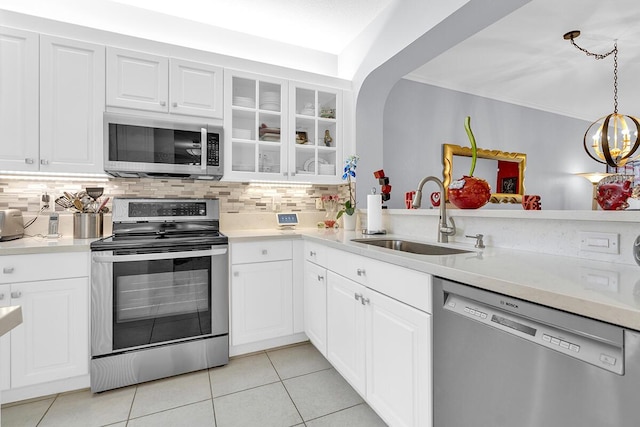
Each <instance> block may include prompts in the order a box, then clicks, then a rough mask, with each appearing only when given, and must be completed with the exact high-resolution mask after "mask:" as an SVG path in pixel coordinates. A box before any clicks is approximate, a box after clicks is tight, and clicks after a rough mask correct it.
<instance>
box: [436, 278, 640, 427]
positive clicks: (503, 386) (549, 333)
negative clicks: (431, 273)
mask: <svg viewBox="0 0 640 427" xmlns="http://www.w3.org/2000/svg"><path fill="white" fill-rule="evenodd" d="M433 289H434V299H433V339H434V343H433V352H434V357H433V377H434V389H433V393H434V396H433V406H434V410H433V412H434V423H433V425H434V427H460V426H465V425H475V426H485V427H541V426H545V427H546V426H549V427H550V426H563V427H565V426H566V427H571V426H576V427H606V426H610V427H626V426H629V427H631V426H633V427H637V426H639V425H640V333H639V332H637V331H633V330H629V329H625V328H621V327H618V326H614V325H611V324H608V323H604V322H600V321H597V320H593V319H589V318H585V317H581V316H577V315H574V314H570V313H566V312H563V311H559V310H556V309H552V308H549V307H545V306H541V305H537V304H533V303H530V302H526V301H522V300H518V299H515V298H511V297H506V296H504V295H501V294H496V293H492V292H488V291H485V290H481V289H478V288H474V287H471V286H468V285H463V284H460V283H455V282H451V281H448V280H445V279H440V278H436V279H434V286H433Z"/></svg>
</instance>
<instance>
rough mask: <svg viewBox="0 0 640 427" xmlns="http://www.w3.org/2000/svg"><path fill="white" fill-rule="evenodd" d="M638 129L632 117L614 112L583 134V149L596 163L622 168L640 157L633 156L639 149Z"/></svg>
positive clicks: (638, 125)
mask: <svg viewBox="0 0 640 427" xmlns="http://www.w3.org/2000/svg"><path fill="white" fill-rule="evenodd" d="M639 128H640V123H638V119H636V118H635V117H632V116H625V115H623V114H618V113H617V112H615V113H613V114H609V115H608V116H604V117H601V118H600V119H598V120H596V121H595V122H593V123H592V124H591V126H589V128H588V129H587V131H586V132H585V134H584V149H585V151H586V152H587V154H588V155H589V157H591V158H592V159H593V160H595V161H596V162H598V163H602V164H607V165H609V166H611V167H621V166H624V165H625V164H626V163H627V162H628V161H630V160H636V159H637V158H639V157H640V154H638V155H635V156H634V154H635V152H636V151H637V150H638V147H640V138H639V137H638V130H639Z"/></svg>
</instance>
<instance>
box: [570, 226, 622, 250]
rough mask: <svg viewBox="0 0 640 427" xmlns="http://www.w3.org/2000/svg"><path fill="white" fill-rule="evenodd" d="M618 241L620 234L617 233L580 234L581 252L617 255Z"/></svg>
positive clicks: (591, 232)
mask: <svg viewBox="0 0 640 427" xmlns="http://www.w3.org/2000/svg"><path fill="white" fill-rule="evenodd" d="M619 241H620V234H618V233H597V232H595V231H581V232H580V250H581V251H589V252H602V253H607V254H619V253H620V247H619Z"/></svg>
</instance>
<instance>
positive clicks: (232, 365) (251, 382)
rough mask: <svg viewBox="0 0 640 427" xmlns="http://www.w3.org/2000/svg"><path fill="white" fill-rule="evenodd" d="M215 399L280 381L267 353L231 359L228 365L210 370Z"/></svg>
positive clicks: (212, 391)
mask: <svg viewBox="0 0 640 427" xmlns="http://www.w3.org/2000/svg"><path fill="white" fill-rule="evenodd" d="M209 377H210V378H211V393H212V395H213V397H220V396H223V395H225V394H229V393H235V392H238V391H242V390H247V389H249V388H253V387H258V386H261V385H265V384H270V383H273V382H276V381H280V378H279V377H278V374H277V373H276V371H275V369H273V365H272V364H271V361H270V360H269V358H268V357H267V355H266V354H265V353H259V354H255V355H252V356H246V357H238V358H234V359H231V360H230V361H229V364H228V365H225V366H221V367H218V368H212V369H209Z"/></svg>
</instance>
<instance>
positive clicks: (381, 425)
mask: <svg viewBox="0 0 640 427" xmlns="http://www.w3.org/2000/svg"><path fill="white" fill-rule="evenodd" d="M306 425H307V427H345V426H349V427H387V424H386V423H385V422H384V421H382V419H381V418H380V417H379V416H378V415H377V414H376V413H375V412H373V409H371V408H370V407H369V406H368V405H367V404H366V403H362V404H360V405H356V406H352V407H351V408H347V409H343V410H342V411H338V412H334V413H332V414H329V415H325V416H324V417H320V418H316V419H315V420H311V421H307V422H306Z"/></svg>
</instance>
